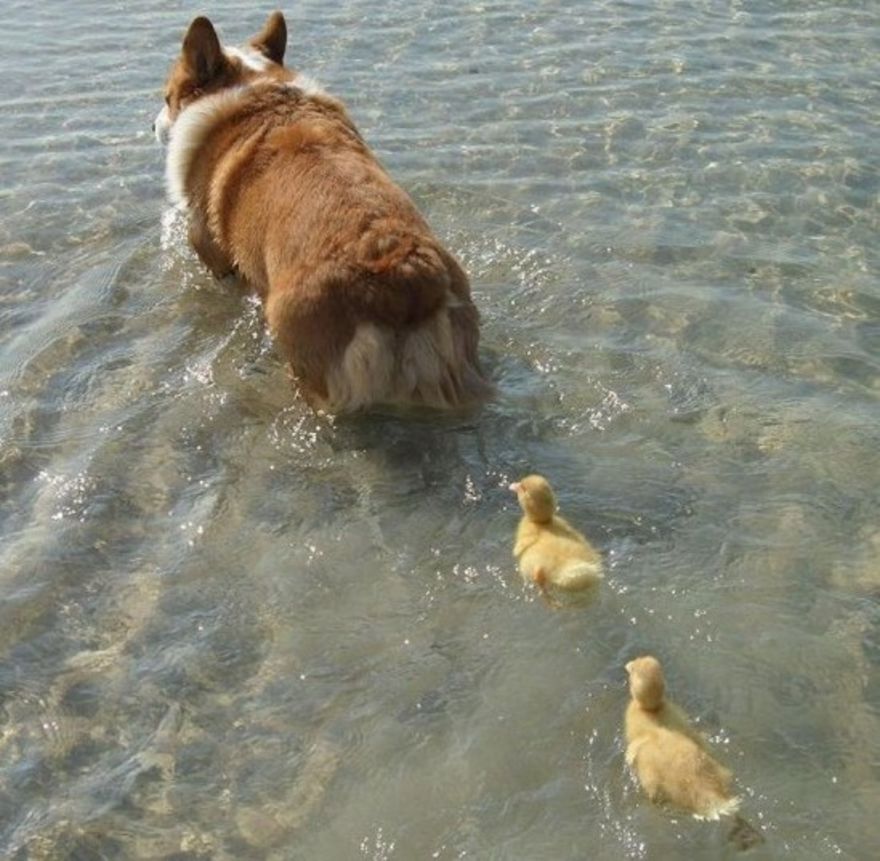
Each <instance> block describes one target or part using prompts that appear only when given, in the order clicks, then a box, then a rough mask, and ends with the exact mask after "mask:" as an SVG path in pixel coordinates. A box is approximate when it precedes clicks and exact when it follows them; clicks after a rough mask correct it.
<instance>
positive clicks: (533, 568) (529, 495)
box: [510, 475, 604, 604]
mask: <svg viewBox="0 0 880 861" xmlns="http://www.w3.org/2000/svg"><path fill="white" fill-rule="evenodd" d="M510 489H511V490H512V491H513V492H514V493H515V494H516V498H517V499H518V500H519V504H520V506H521V508H522V510H523V517H522V519H521V520H520V522H519V526H518V527H517V530H516V542H515V544H514V547H513V555H514V557H515V558H516V559H517V561H518V562H519V570H520V573H521V574H522V575H523V577H525V578H526V579H530V580H533V581H534V583H535V585H537V587H538V588H539V589H540V590H541V594H542V595H543V596H544V598H545V599H547V600H548V601H550V602H551V603H554V604H555V603H556V602H555V601H553V599H551V598H550V596H549V594H548V587H553V588H554V589H559V590H560V591H564V592H576V591H580V590H582V589H587V588H588V587H590V586H594V585H595V584H596V583H598V582H599V581H600V580H601V579H602V578H603V576H604V575H603V573H602V557H601V556H600V555H599V553H598V551H597V550H595V549H594V548H593V546H592V545H591V544H590V542H589V541H587V539H586V538H584V536H583V535H581V533H580V532H578V531H577V530H576V529H575V528H574V527H573V526H571V525H570V524H569V523H568V522H567V521H566V520H565V519H564V518H562V517H560V516H559V515H558V514H557V513H556V498H555V497H554V495H553V489H552V488H551V487H550V484H549V482H548V481H547V479H545V478H543V477H542V476H540V475H528V476H526V477H525V478H524V479H522V480H521V481H517V482H514V483H513V484H511V485H510Z"/></svg>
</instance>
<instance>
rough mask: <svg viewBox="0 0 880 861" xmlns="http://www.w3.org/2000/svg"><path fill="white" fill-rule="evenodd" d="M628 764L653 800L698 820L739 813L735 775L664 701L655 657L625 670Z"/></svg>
mask: <svg viewBox="0 0 880 861" xmlns="http://www.w3.org/2000/svg"><path fill="white" fill-rule="evenodd" d="M626 671H627V673H628V674H629V692H630V696H631V699H630V702H629V705H628V706H627V708H626V761H627V764H628V765H629V766H630V767H631V768H632V769H633V770H634V771H635V773H636V776H637V777H638V779H639V783H641V785H642V789H644V790H645V793H646V794H647V796H648V798H650V799H651V801H659V802H667V803H669V804H672V805H674V806H675V807H678V808H680V809H682V810H686V811H688V812H690V813H693V815H694V816H696V817H697V818H699V819H718V817H719V816H723V815H725V814H731V813H735V812H736V810H737V809H738V808H739V803H740V802H739V798H737V797H736V796H735V795H733V793H732V792H731V790H730V784H731V781H732V780H733V775H732V774H731V772H730V771H728V769H726V768H724V766H722V765H720V764H719V763H718V762H716V761H715V760H714V759H713V758H712V756H711V755H710V754H709V751H708V747H707V745H706V740H705V739H704V738H703V736H702V735H700V733H698V732H697V731H696V730H695V729H694V728H693V727H692V726H691V724H690V722H689V721H688V717H687V715H686V714H685V713H684V712H683V711H682V710H681V709H680V708H679V707H678V706H677V705H675V703H672V702H670V701H669V700H667V699H666V698H665V696H664V693H665V687H666V683H665V680H664V678H663V668H662V667H661V666H660V662H659V661H658V660H657V659H656V658H653V657H650V656H646V657H643V658H636V659H635V660H633V661H630V662H629V663H628V664H627V665H626Z"/></svg>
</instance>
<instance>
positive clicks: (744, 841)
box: [727, 813, 764, 852]
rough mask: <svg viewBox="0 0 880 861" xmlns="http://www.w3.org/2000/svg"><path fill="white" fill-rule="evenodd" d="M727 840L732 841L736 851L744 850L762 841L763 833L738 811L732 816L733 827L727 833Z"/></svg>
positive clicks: (758, 844)
mask: <svg viewBox="0 0 880 861" xmlns="http://www.w3.org/2000/svg"><path fill="white" fill-rule="evenodd" d="M727 842H728V843H732V844H733V846H734V848H735V849H736V850H737V852H746V851H747V850H749V849H753V848H754V847H755V846H760V845H761V844H762V843H763V842H764V835H763V834H761V832H760V831H759V830H758V829H757V828H755V826H754V825H752V824H751V823H750V822H748V821H747V820H745V819H743V817H742V816H740V815H739V814H738V813H737V814H736V816H734V818H733V827H732V828H731V829H730V831H729V832H728V834H727Z"/></svg>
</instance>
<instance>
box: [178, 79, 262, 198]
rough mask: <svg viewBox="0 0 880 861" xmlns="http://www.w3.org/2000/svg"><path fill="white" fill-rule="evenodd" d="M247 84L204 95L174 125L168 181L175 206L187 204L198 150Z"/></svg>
mask: <svg viewBox="0 0 880 861" xmlns="http://www.w3.org/2000/svg"><path fill="white" fill-rule="evenodd" d="M246 90H247V87H244V86H241V87H231V88H230V89H228V90H222V91H221V92H219V93H214V94H213V95H211V96H205V97H204V98H201V99H199V100H198V101H197V102H194V103H193V104H191V105H189V106H188V107H186V108H184V110H182V111H181V112H180V116H179V117H178V118H177V119H176V120H175V122H174V125H173V126H171V138H170V140H169V142H168V158H167V160H166V162H165V185H166V187H167V189H168V196H169V197H170V198H171V202H172V203H173V204H174V205H175V206H186V205H187V203H188V202H189V201H188V199H187V196H186V177H187V174H188V173H189V169H190V166H191V165H192V162H193V159H194V158H195V156H196V153H197V152H198V150H199V149H200V147H201V146H202V144H203V143H204V142H205V138H207V137H208V134H209V133H210V132H211V130H212V129H213V128H214V126H215V125H216V124H217V122H219V120H220V119H221V118H222V116H223V114H224V113H225V112H226V110H227V109H228V108H229V107H230V106H231V105H233V104H235V102H237V101H239V100H240V99H241V98H242V96H244V94H245V92H246Z"/></svg>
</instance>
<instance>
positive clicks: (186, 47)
mask: <svg viewBox="0 0 880 861" xmlns="http://www.w3.org/2000/svg"><path fill="white" fill-rule="evenodd" d="M183 57H184V59H185V60H186V62H187V65H188V66H189V68H190V69H191V70H192V73H193V76H194V77H195V79H196V81H197V82H198V84H199V86H204V85H205V84H207V83H208V82H209V81H212V80H213V79H214V78H216V77H217V75H218V74H220V71H221V70H222V69H223V67H224V66H225V65H226V57H225V56H224V54H223V48H221V47H220V40H219V39H218V38H217V33H216V31H215V30H214V25H213V24H212V23H211V22H210V21H209V20H208V19H207V18H203V17H198V18H196V19H195V20H194V21H193V22H192V24H190V25H189V30H187V31H186V36H184V37H183Z"/></svg>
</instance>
